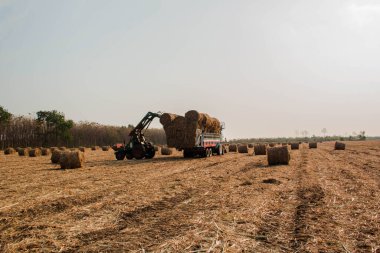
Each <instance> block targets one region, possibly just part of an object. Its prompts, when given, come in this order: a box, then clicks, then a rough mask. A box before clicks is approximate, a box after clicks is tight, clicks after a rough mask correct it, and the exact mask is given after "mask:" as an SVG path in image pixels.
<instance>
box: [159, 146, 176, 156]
mask: <svg viewBox="0 0 380 253" xmlns="http://www.w3.org/2000/svg"><path fill="white" fill-rule="evenodd" d="M172 153H173V151H172V150H171V149H170V148H164V147H163V148H161V155H171V154H172Z"/></svg>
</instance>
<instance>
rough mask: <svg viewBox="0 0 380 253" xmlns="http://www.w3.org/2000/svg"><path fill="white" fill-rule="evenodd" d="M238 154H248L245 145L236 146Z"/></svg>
mask: <svg viewBox="0 0 380 253" xmlns="http://www.w3.org/2000/svg"><path fill="white" fill-rule="evenodd" d="M238 152H239V153H248V146H247V145H243V144H241V145H238Z"/></svg>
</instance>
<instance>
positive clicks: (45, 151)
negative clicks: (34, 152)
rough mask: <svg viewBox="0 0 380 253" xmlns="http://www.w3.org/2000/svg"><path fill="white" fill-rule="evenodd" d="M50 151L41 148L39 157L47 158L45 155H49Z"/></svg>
mask: <svg viewBox="0 0 380 253" xmlns="http://www.w3.org/2000/svg"><path fill="white" fill-rule="evenodd" d="M50 153H51V151H50V149H49V148H42V149H41V155H43V156H47V155H50Z"/></svg>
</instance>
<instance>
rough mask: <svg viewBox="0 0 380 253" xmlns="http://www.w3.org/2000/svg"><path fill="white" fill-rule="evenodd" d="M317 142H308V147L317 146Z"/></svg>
mask: <svg viewBox="0 0 380 253" xmlns="http://www.w3.org/2000/svg"><path fill="white" fill-rule="evenodd" d="M317 145H318V144H317V143H316V142H310V143H309V148H317Z"/></svg>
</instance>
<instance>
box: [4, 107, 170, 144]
mask: <svg viewBox="0 0 380 253" xmlns="http://www.w3.org/2000/svg"><path fill="white" fill-rule="evenodd" d="M132 129H133V126H132V125H128V126H107V125H101V124H98V123H93V122H78V123H75V122H73V121H72V120H68V119H66V118H65V115H64V114H63V113H61V112H57V111H55V110H54V111H39V112H37V114H36V116H35V117H31V116H15V115H13V114H11V113H9V112H8V111H7V110H6V109H4V108H3V107H1V106H0V148H2V149H4V148H6V147H29V146H30V147H52V146H66V147H78V146H85V147H90V146H105V145H113V144H115V143H122V142H124V141H125V142H127V141H128V140H129V136H128V135H129V133H130V131H131V130H132ZM145 136H146V138H147V139H148V140H150V141H152V142H153V143H155V144H161V145H164V144H166V137H165V132H164V131H163V129H148V130H147V131H146V132H145Z"/></svg>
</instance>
